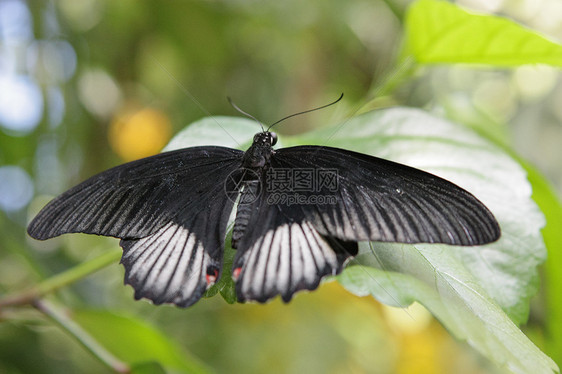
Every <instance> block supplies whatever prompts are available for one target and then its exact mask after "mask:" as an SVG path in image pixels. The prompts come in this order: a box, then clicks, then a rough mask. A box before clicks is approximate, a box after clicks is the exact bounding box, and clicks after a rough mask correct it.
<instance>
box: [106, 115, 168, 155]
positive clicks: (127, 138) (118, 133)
mask: <svg viewBox="0 0 562 374" xmlns="http://www.w3.org/2000/svg"><path fill="white" fill-rule="evenodd" d="M171 131H172V129H171V125H170V120H169V119H168V117H167V116H166V114H164V113H163V112H161V111H159V110H156V109H151V108H147V109H142V110H139V111H135V112H133V111H130V110H129V111H125V112H124V113H122V114H120V115H118V116H117V117H116V118H115V119H114V120H113V122H112V123H111V125H110V128H109V142H110V144H111V147H112V148H113V151H114V152H115V153H117V154H118V155H119V157H121V158H122V159H123V160H125V161H132V160H136V159H138V158H142V157H147V156H151V155H154V154H156V153H158V152H159V151H160V150H161V149H162V147H164V146H165V145H166V143H167V142H168V140H169V139H170V135H171Z"/></svg>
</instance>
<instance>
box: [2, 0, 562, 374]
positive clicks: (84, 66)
mask: <svg viewBox="0 0 562 374" xmlns="http://www.w3.org/2000/svg"><path fill="white" fill-rule="evenodd" d="M462 3H463V4H464V5H473V6H477V5H478V4H477V2H474V3H472V2H470V1H468V0H465V1H463V2H462ZM490 4H492V5H490ZM552 4H554V2H553V1H548V0H540V1H533V0H530V1H509V0H506V1H503V2H489V3H488V4H487V5H485V6H487V7H488V8H486V9H483V10H484V11H486V12H489V13H493V12H496V13H502V14H504V15H507V16H509V17H510V18H513V19H515V20H517V21H519V22H522V23H524V24H525V25H527V26H529V27H532V28H535V29H540V30H541V31H542V32H543V33H546V34H547V35H550V37H552V38H556V37H558V38H561V37H562V34H561V31H560V30H562V14H561V13H562V12H560V11H559V8H556V7H555V5H552ZM408 5H409V2H408V1H398V0H385V1H379V0H368V1H367V0H351V1H345V2H343V1H321V0H314V1H308V2H299V1H296V0H290V1H286V2H263V3H258V2H254V1H246V0H237V1H231V2H225V1H184V2H156V1H144V2H138V1H133V0H122V1H110V0H88V1H80V2H78V1H73V0H58V1H39V0H30V1H28V2H24V1H21V0H5V1H2V2H0V7H1V8H0V14H1V15H2V16H1V17H0V38H1V39H0V90H1V91H2V93H1V94H0V171H1V172H2V173H0V237H1V239H0V293H1V294H2V295H7V294H13V293H17V292H19V291H22V290H26V289H29V288H31V287H33V286H34V285H36V284H38V283H39V282H41V281H42V280H44V279H48V278H50V277H52V276H53V275H56V274H59V273H61V272H63V271H65V270H68V269H72V268H73V267H75V266H77V265H78V264H81V263H84V262H88V261H89V260H91V259H95V258H96V257H98V256H101V255H103V254H104V253H107V252H108V251H110V250H111V249H113V250H114V249H115V248H117V241H116V240H113V239H107V238H98V237H90V236H85V235H70V236H68V237H62V238H59V239H56V240H52V241H48V242H44V243H43V242H41V243H39V242H34V241H32V240H31V239H29V238H28V237H27V236H26V234H25V226H26V223H27V222H28V220H29V218H30V217H32V216H33V215H34V214H35V213H36V212H37V211H38V209H40V207H41V206H42V205H43V204H44V203H45V202H46V201H48V199H49V198H51V197H52V196H54V195H56V194H58V193H60V192H62V191H63V190H65V189H66V188H68V187H70V186H72V185H73V184H75V183H77V182H79V181H81V180H82V179H84V178H85V177H87V176H90V175H92V174H94V173H96V172H99V171H101V170H104V169H106V168H108V167H110V166H114V165H116V164H118V163H120V162H123V159H121V157H125V156H123V154H122V153H120V151H119V149H120V147H133V148H134V147H137V148H140V143H141V142H142V141H144V140H146V138H150V135H146V136H144V138H141V139H140V140H139V139H136V138H135V137H134V136H135V134H138V133H139V131H137V130H138V127H132V128H133V129H132V130H131V126H123V124H125V125H127V124H130V123H132V122H133V119H135V120H136V119H138V118H135V114H138V113H146V111H143V110H144V109H150V110H152V111H154V112H158V113H160V114H161V115H162V116H159V117H158V118H167V120H164V119H161V120H154V121H152V122H150V123H151V124H152V125H151V126H153V127H154V128H155V129H157V130H162V131H163V129H165V128H166V126H171V127H172V130H171V133H176V132H177V131H179V130H180V129H183V128H184V127H185V126H186V125H187V124H189V123H191V122H193V121H194V120H197V119H199V118H201V117H203V116H206V115H208V114H213V115H215V114H217V115H221V114H232V113H233V110H232V108H231V107H230V106H229V105H228V103H227V101H226V99H225V97H226V96H227V95H228V96H231V97H232V98H233V99H234V100H235V102H236V103H237V104H238V105H239V106H241V107H242V108H244V109H245V110H247V111H249V112H250V113H252V114H253V115H255V116H257V117H258V118H260V119H261V120H263V121H264V122H266V123H268V122H269V123H271V122H273V121H275V120H277V119H279V118H281V117H283V116H285V115H287V114H290V113H293V112H297V111H300V110H303V109H307V108H310V107H314V106H318V105H322V104H324V103H326V102H329V101H331V100H333V99H334V98H335V97H337V96H338V95H339V94H340V93H341V92H344V93H345V98H344V101H343V102H342V103H341V104H338V105H337V106H336V107H335V108H333V109H332V110H327V111H321V112H317V113H315V114H314V115H308V116H302V117H299V118H298V119H291V120H289V121H287V122H286V123H284V124H283V125H282V126H279V129H278V131H279V132H281V133H285V134H295V133H301V132H304V131H306V130H308V129H312V128H317V127H324V126H328V125H333V124H335V123H337V122H339V121H340V120H344V119H346V118H349V117H350V116H352V115H353V114H354V113H356V112H357V111H359V110H365V108H367V109H372V108H377V107H381V106H389V105H394V104H400V105H405V106H411V107H421V108H423V109H425V110H427V111H431V112H434V113H439V114H442V115H445V116H446V117H448V118H450V119H453V120H455V121H457V122H459V123H462V124H465V125H467V126H470V127H473V128H475V129H476V130H477V131H479V132H481V133H483V134H485V135H486V136H488V137H490V138H491V139H494V140H495V141H496V142H497V143H499V144H502V145H503V146H504V147H505V148H506V149H508V150H510V152H513V153H514V154H517V155H519V156H521V157H522V158H523V159H526V160H529V161H531V162H532V163H534V164H535V165H536V169H535V168H532V169H529V170H531V171H532V174H531V176H532V178H531V180H532V181H533V186H534V187H535V190H534V198H535V200H536V201H538V202H539V204H540V206H541V209H542V210H543V212H544V213H545V216H546V217H547V219H548V220H549V221H547V229H545V231H544V235H545V242H546V244H547V247H548V250H549V256H550V258H549V260H547V266H546V267H545V268H544V269H542V270H543V275H544V277H543V278H544V279H545V280H546V282H547V284H546V287H544V288H542V289H541V292H540V293H539V297H537V298H535V299H534V300H533V302H532V306H531V314H530V319H529V322H528V324H527V325H526V327H525V331H526V333H527V335H528V336H530V337H531V338H532V340H533V341H534V342H535V343H536V344H537V345H539V347H541V348H542V349H543V350H544V351H546V352H548V353H549V354H551V355H552V357H553V358H554V359H555V360H556V361H557V362H558V363H559V364H560V363H561V362H562V356H560V355H561V352H562V351H561V350H560V349H559V347H561V346H562V343H561V339H562V338H561V336H562V335H560V334H559V333H558V332H559V331H560V330H559V329H560V326H561V324H562V321H561V320H560V318H561V316H562V312H561V311H562V301H560V299H559V295H560V294H562V293H561V292H560V291H561V290H560V289H559V288H560V285H561V283H560V282H558V281H557V280H558V278H559V272H557V266H558V265H559V258H560V253H559V252H560V250H561V248H560V246H561V242H560V237H559V230H557V228H559V222H560V217H561V210H560V204H559V202H558V199H557V197H556V194H557V193H559V192H560V191H562V167H560V166H561V165H560V161H561V160H562V157H561V155H560V147H559V145H560V144H561V142H562V127H561V126H560V123H562V111H561V110H560V105H559V102H560V98H561V97H562V96H561V95H562V84H561V83H560V73H559V71H558V70H555V69H554V68H552V67H547V66H538V67H533V66H522V67H517V68H512V69H509V70H507V69H502V68H501V66H508V65H509V66H512V65H514V63H501V62H500V63H498V62H497V60H494V62H493V63H494V64H495V65H496V66H500V67H490V66H487V65H486V64H487V63H490V62H491V61H489V60H486V59H485V58H486V57H489V56H487V55H486V53H482V55H480V56H479V57H480V60H478V59H476V60H475V59H474V53H473V54H472V55H471V60H463V59H462V58H457V59H454V60H443V59H441V60H439V59H438V60H435V59H428V58H426V57H427V56H426V55H424V54H423V52H424V50H421V52H420V50H419V49H415V48H413V45H412V44H411V43H412V42H414V39H415V38H414V37H413V36H412V35H417V36H418V37H421V36H426V35H427V34H423V33H424V32H426V31H427V29H424V27H427V26H428V25H429V26H432V27H433V26H435V27H437V26H438V25H439V21H440V20H441V21H443V22H446V21H447V19H448V18H447V17H448V16H447V15H443V16H441V17H438V18H435V19H433V20H432V22H433V23H431V22H430V23H425V24H424V23H423V22H422V23H420V24H414V23H410V24H409V25H408V26H409V27H406V25H405V22H406V21H405V20H407V19H408V18H409V17H413V16H412V14H411V13H409V15H408V16H406V14H408V13H406V9H407V6H408ZM480 5H481V6H482V4H480ZM416 6H417V7H418V8H419V9H420V11H423V12H425V11H431V10H432V8H433V10H435V11H436V12H443V9H444V8H443V7H447V6H449V7H451V8H447V10H446V11H447V12H456V11H458V9H457V8H456V7H454V6H451V5H449V4H436V3H435V2H432V1H427V0H426V1H420V2H419V3H418V4H417V5H416ZM555 9H558V12H556V11H555ZM7 14H9V15H10V16H11V17H8V16H5V15H7ZM430 14H442V13H431V12H430ZM459 14H460V13H456V15H457V16H459V17H464V16H462V15H459ZM414 18H415V17H414ZM10 20H15V21H14V22H12V21H10ZM490 22H491V23H488V24H489V25H491V26H490V28H489V29H486V28H485V27H479V33H478V34H477V35H476V36H477V37H475V34H470V32H468V33H467V32H466V30H463V29H462V28H459V27H457V28H456V29H455V26H459V24H461V23H460V22H459V23H454V24H453V25H452V26H451V27H449V28H447V29H445V30H444V31H440V32H439V33H438V34H432V35H433V36H435V37H436V38H434V39H432V40H433V42H436V43H437V44H438V45H440V47H439V48H437V49H434V51H435V50H437V51H440V52H451V53H454V52H455V51H457V52H458V51H459V50H461V49H462V50H465V51H466V50H471V47H470V42H474V43H479V42H481V41H482V39H484V40H492V39H493V38H494V34H493V32H494V30H495V32H497V33H498V34H499V35H501V34H502V30H504V29H509V30H512V29H513V27H514V25H515V24H514V23H511V22H508V23H507V24H506V23H505V22H506V21H501V22H500V23H501V25H500V23H494V22H495V21H493V20H492V21H490ZM506 25H507V26H506ZM516 28H517V27H516ZM437 29H438V27H437ZM404 30H406V31H404ZM424 30H425V31H424ZM469 30H470V29H469ZM486 31H488V33H487V32H486ZM523 31H525V32H526V31H527V30H523ZM521 32H522V31H521V30H519V29H517V31H516V33H519V34H517V35H518V36H517V35H516V36H515V37H512V38H511V39H510V38H508V37H509V35H511V31H510V34H509V35H507V36H506V35H505V34H504V35H503V36H502V38H507V39H508V40H510V41H512V40H514V39H513V38H515V39H517V37H519V38H522V39H525V40H527V38H531V40H537V39H533V38H539V36H537V35H535V33H534V32H530V31H529V33H530V34H532V35H531V36H530V35H528V34H521ZM406 37H408V39H405V38H406ZM455 38H456V39H455ZM443 39H444V40H445V41H447V40H449V44H446V43H445V44H443V43H444V42H443ZM500 39H501V38H500ZM451 40H452V42H451ZM425 43H426V45H430V46H431V40H430V42H427V41H425ZM427 43H430V44H427ZM489 44H490V45H494V44H493V43H491V42H490V43H489ZM539 44H540V45H541V46H544V45H546V44H545V43H544V42H540V43H539V42H536V43H531V45H534V46H535V45H539ZM500 46H501V45H500ZM416 48H417V47H416ZM545 48H546V47H545ZM558 48H560V47H559V46H558ZM547 49H548V48H547ZM473 50H475V51H479V50H480V51H484V52H489V50H487V49H484V50H482V49H478V48H475V49H473ZM511 51H512V53H511V55H507V57H508V58H509V59H510V60H514V59H515V60H516V64H521V63H536V62H543V63H552V61H554V60H553V59H554V58H555V55H556V53H559V52H557V51H556V50H555V49H554V47H553V49H552V50H544V49H542V50H541V49H540V48H539V50H538V52H541V53H543V55H544V56H543V57H544V59H543V60H540V59H537V56H536V54H535V55H532V56H531V57H529V58H528V54H527V55H525V56H522V55H520V54H518V53H517V52H518V51H517V48H515V49H512V50H511ZM443 55H447V53H444V54H443ZM408 56H410V57H409V58H408ZM424 56H425V57H424ZM432 56H433V57H435V54H433V55H432ZM526 56H527V57H526ZM477 57H478V56H477ZM515 57H516V58H515ZM526 58H527V59H526ZM551 58H552V59H551ZM557 61H559V60H557ZM425 62H431V63H432V64H433V65H431V66H427V65H423V63H425ZM448 62H455V63H462V62H471V63H474V62H476V63H479V65H478V66H477V67H475V66H472V65H470V66H469V65H463V64H456V65H444V64H445V63H448ZM37 97H39V98H40V100H37V99H33V98H37ZM16 99H19V101H17V100H16ZM23 104H25V105H23ZM9 109H13V110H12V112H10V110H9ZM4 113H8V114H9V115H8V114H6V115H4ZM35 113H39V114H40V116H39V117H38V116H37V115H36V114H35ZM141 119H142V118H141ZM135 123H136V122H135ZM167 123H169V124H167ZM135 126H140V125H135ZM135 129H137V130H135ZM147 134H150V132H147ZM131 139H133V140H131ZM116 144H118V145H119V146H116ZM142 151H143V152H155V151H154V150H151V148H150V147H148V148H142ZM8 166H9V167H11V169H6V168H4V167H8ZM14 170H16V171H15V172H14ZM537 170H539V171H540V172H542V173H544V174H545V175H546V177H547V179H548V180H550V181H551V182H552V183H553V185H554V187H550V186H549V185H548V182H546V180H545V179H544V178H543V177H542V176H541V174H540V172H537ZM21 171H23V172H24V173H23V174H22V173H21ZM26 175H27V177H26ZM8 177H9V182H10V183H7V182H6V181H7V180H8ZM2 178H4V179H2ZM16 182H17V183H16ZM30 186H32V187H33V193H31V192H29V191H30V190H29V188H30ZM539 187H540V188H539ZM26 191H27V192H26ZM553 191H558V192H553ZM77 279H79V281H77V282H76V283H72V284H69V285H67V286H65V287H62V288H60V289H59V290H58V291H57V292H56V294H54V295H52V296H49V298H50V300H51V301H52V302H53V303H55V304H54V305H64V306H65V307H67V308H69V310H71V311H72V312H70V313H69V314H68V315H67V317H68V318H70V320H72V321H75V322H78V323H79V324H81V325H82V328H83V329H84V332H85V334H86V335H85V336H86V337H87V336H90V337H94V338H96V340H97V342H98V343H100V344H101V345H102V346H103V347H104V348H105V349H107V350H109V351H111V353H113V354H114V355H116V356H117V358H118V359H120V360H123V361H125V363H126V364H129V365H131V366H132V367H133V370H134V372H145V373H156V372H161V371H162V370H167V371H169V372H173V371H176V372H177V371H179V372H189V371H190V369H188V368H192V369H193V368H208V369H209V370H211V371H217V372H264V371H268V372H304V371H307V372H350V371H351V372H375V371H376V372H380V373H394V372H399V373H400V372H411V371H414V370H415V371H416V372H421V373H424V372H426V373H435V372H459V373H462V372H464V373H472V372H494V371H495V370H496V369H495V368H494V367H491V366H490V364H488V363H487V362H486V361H484V360H483V358H482V357H480V356H478V355H477V354H476V353H474V352H473V351H472V350H470V349H468V348H467V347H466V346H465V345H464V344H458V343H456V342H455V340H453V339H452V338H451V337H450V336H448V334H447V333H446V332H444V330H443V328H442V327H441V326H440V325H439V324H438V323H436V322H435V321H434V320H432V319H431V318H430V317H429V314H428V313H427V311H425V310H424V309H421V308H418V309H416V307H414V309H412V310H409V311H408V312H404V311H402V310H395V309H393V308H390V307H386V306H384V305H381V304H378V303H377V302H375V301H374V300H373V299H372V298H369V297H367V298H359V297H356V296H353V295H351V294H349V293H347V292H346V291H344V290H343V289H342V288H341V287H340V286H338V285H337V284H335V283H328V284H325V285H323V286H322V287H321V288H320V289H319V290H318V291H316V292H314V293H311V294H302V295H298V296H297V297H296V298H295V300H294V301H293V302H291V304H289V305H284V304H281V303H280V302H279V301H278V300H275V301H274V302H272V303H270V304H268V305H265V306H261V305H238V304H234V305H229V304H227V303H225V302H224V301H223V300H222V299H221V298H220V297H214V298H210V299H206V300H203V301H201V302H199V303H198V304H196V305H195V306H193V307H192V308H189V309H187V310H182V309H177V308H173V307H168V306H162V307H154V306H152V305H150V304H148V303H146V302H144V301H141V302H135V301H134V300H133V297H132V290H131V289H130V287H124V286H123V284H122V279H123V270H122V268H121V267H120V266H118V265H117V263H116V262H114V263H113V264H112V265H109V266H107V267H106V268H104V269H103V270H101V271H99V272H96V273H93V274H91V275H89V276H88V277H79V278H77ZM549 281H551V282H550V283H548V282H549ZM557 295H558V296H557ZM46 315H47V313H44V312H40V311H39V310H38V309H36V308H32V307H31V306H23V307H9V308H6V307H2V308H1V309H0V321H1V322H2V323H0V372H9V373H30V372H33V373H56V372H84V373H99V372H111V369H109V368H107V367H106V366H104V365H103V364H102V363H101V362H100V361H99V360H97V359H96V358H95V356H94V355H91V354H90V353H89V352H88V351H87V350H86V349H84V347H83V346H82V345H80V344H78V343H77V341H80V339H81V338H84V336H82V337H81V336H77V335H76V334H72V331H69V329H68V328H66V329H65V328H64V326H62V328H61V327H60V326H59V327H57V325H56V324H54V323H53V320H52V318H51V319H49V318H47V317H46ZM64 316H65V314H64V313H63V314H62V317H61V318H62V319H63V321H64ZM89 317H92V318H89ZM94 317H95V318H94ZM65 330H66V333H65V332H64V331H65ZM135 331H136V333H138V334H139V336H136V337H135V336H134V335H133V333H134V332H135ZM88 334H89V335H88ZM112 334H115V340H114V341H112V339H111V338H112ZM117 334H119V336H117ZM78 335H80V334H78ZM147 339H148V340H149V341H150V343H151V344H154V347H151V346H148V347H147V344H148V343H147ZM86 340H87V338H86ZM82 343H83V344H84V342H82ZM115 345H118V346H122V345H128V346H129V347H126V348H130V350H129V351H130V352H134V354H131V353H123V352H122V351H120V350H119V347H116V346H115ZM143 349H150V351H151V352H152V354H153V355H151V354H148V353H147V354H146V360H143V359H142V357H140V356H142V355H143V353H142V352H143ZM159 350H166V351H168V352H167V354H168V355H167V356H166V355H165V354H164V353H162V352H160V353H158V351H159ZM182 352H183V353H184V355H183V354H182ZM187 352H189V355H188V354H187ZM178 356H182V357H178ZM166 357H168V358H166ZM193 357H197V359H195V358H193ZM153 360H157V361H158V363H155V362H154V361H153ZM146 361H148V362H146ZM200 362H203V363H204V365H201V364H200ZM162 368H165V369H162ZM194 370H199V369H194ZM201 370H206V369H201Z"/></svg>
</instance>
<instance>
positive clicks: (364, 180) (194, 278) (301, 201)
mask: <svg viewBox="0 0 562 374" xmlns="http://www.w3.org/2000/svg"><path fill="white" fill-rule="evenodd" d="M268 130H269V129H268ZM268 130H264V131H262V132H260V133H258V134H256V135H255V136H254V140H253V143H252V145H251V146H250V148H249V149H248V150H247V151H246V152H242V151H239V150H236V149H230V148H225V147H218V146H203V147H192V148H185V149H180V150H176V151H171V152H166V153H161V154H159V155H156V156H152V157H147V158H144V159H141V160H137V161H133V162H129V163H127V164H124V165H120V166H117V167H115V168H112V169H109V170H107V171H105V172H102V173H100V174H98V175H95V176H93V177H91V178H90V179H88V180H86V181H85V182H83V183H81V184H79V185H77V186H76V187H74V188H72V189H70V190H68V191H66V192H65V193H63V194H62V195H60V196H58V197H57V198H55V199H54V200H53V201H51V202H50V203H49V204H48V205H47V206H46V207H45V208H43V210H41V211H40V212H39V214H38V215H37V216H36V217H35V219H34V220H33V221H32V222H31V223H30V225H29V227H28V233H29V235H30V236H32V237H33V238H35V239H40V240H45V239H49V238H52V237H55V236H58V235H61V234H65V233H73V232H82V233H88V234H97V235H106V236H113V237H117V238H121V242H120V245H121V247H123V257H122V259H121V262H122V263H123V265H124V266H125V283H128V284H130V285H132V286H133V288H134V289H135V298H136V299H140V298H142V297H144V298H147V299H150V300H152V301H153V302H154V303H155V304H161V303H173V304H176V305H178V306H181V307H187V306H190V305H192V304H193V303H195V302H196V301H198V300H199V299H200V298H201V297H202V295H203V294H204V292H205V291H206V290H207V289H208V288H209V287H210V286H211V285H213V284H214V283H215V282H216V281H217V280H218V279H219V278H220V276H221V273H222V261H223V253H224V241H225V236H226V231H227V224H228V221H229V217H230V215H231V212H232V210H233V207H234V204H235V200H236V199H238V207H237V211H236V218H235V221H234V226H233V229H232V247H233V248H235V249H236V250H237V252H236V256H235V259H234V264H233V268H232V277H233V279H234V280H235V282H236V294H237V297H238V300H239V301H245V300H255V301H259V302H265V301H267V300H269V299H271V298H273V297H275V296H276V295H281V297H282V298H283V300H284V301H286V302H287V301H289V300H290V299H291V298H292V296H293V294H294V293H295V292H297V291H299V290H303V289H306V290H313V289H315V288H317V287H318V284H319V283H320V280H321V279H322V278H323V277H324V276H327V275H334V274H338V273H339V272H341V270H342V268H343V265H344V263H345V261H346V260H347V259H348V258H350V257H353V256H355V255H356V254H357V250H358V246H357V242H360V241H384V242H400V243H445V244H452V245H464V246H473V245H481V244H486V243H489V242H493V241H495V240H497V239H498V238H499V236H500V228H499V225H498V223H497V221H496V220H495V218H494V216H493V215H492V213H490V211H489V210H488V209H487V208H486V207H485V206H484V205H483V204H482V203H481V202H480V201H479V200H477V199H476V198H475V197H474V196H473V195H471V194H470V193H469V192H467V191H465V190H464V189H462V188H460V187H458V186H456V185H455V184H453V183H451V182H448V181H446V180H444V179H442V178H439V177H437V176H434V175H432V174H429V173H426V172H424V171H421V170H418V169H414V168H411V167H408V166H405V165H401V164H398V163H395V162H391V161H387V160H383V159H380V158H376V157H372V156H368V155H365V154H361V153H356V152H352V151H348V150H344V149H337V148H330V147H320V146H297V147H291V148H282V149H273V146H274V145H275V143H276V142H277V135H276V134H275V133H274V132H270V131H268ZM295 175H297V176H299V178H300V179H297V178H296V176H295ZM288 177H289V178H288ZM311 179H312V183H311V182H310V181H311ZM289 182H291V183H292V185H291V183H289ZM303 187H306V188H303ZM283 197H285V198H286V199H285V200H283ZM295 197H296V198H298V201H297V199H296V198H295ZM289 199H293V201H289Z"/></svg>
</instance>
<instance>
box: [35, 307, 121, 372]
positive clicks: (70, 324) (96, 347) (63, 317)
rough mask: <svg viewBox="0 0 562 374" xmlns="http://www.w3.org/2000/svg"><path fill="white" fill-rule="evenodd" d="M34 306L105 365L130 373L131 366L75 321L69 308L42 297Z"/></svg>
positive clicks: (117, 370) (116, 370)
mask: <svg viewBox="0 0 562 374" xmlns="http://www.w3.org/2000/svg"><path fill="white" fill-rule="evenodd" d="M32 304H33V306H34V307H35V308H36V309H37V310H39V311H40V312H42V313H43V314H45V315H47V316H48V317H49V318H51V319H52V320H53V321H54V322H55V323H56V324H57V325H58V326H59V327H60V328H62V329H63V330H64V331H66V332H67V333H69V334H70V335H71V336H72V337H74V338H75V339H76V340H77V341H78V342H79V343H80V344H82V346H84V348H86V349H87V350H88V351H89V352H90V353H92V354H93V355H94V356H95V357H96V358H98V359H99V360H100V361H101V362H102V363H103V364H104V365H106V366H107V367H109V368H110V369H112V370H114V371H115V372H117V373H130V371H131V369H130V368H129V366H128V365H127V364H126V363H124V362H122V361H121V360H119V359H118V358H117V357H115V356H114V355H113V354H111V352H109V351H107V350H106V349H105V348H104V347H103V346H102V345H100V344H99V343H98V342H97V341H96V340H95V339H94V338H93V337H92V336H91V335H90V334H88V332H86V331H85V330H84V329H83V328H82V327H81V326H80V325H78V324H77V323H76V322H74V321H73V320H72V319H71V318H70V316H69V313H68V311H67V310H65V309H63V308H61V307H59V306H57V305H55V304H54V303H52V302H49V301H47V300H42V299H35V300H34V301H33V303H32Z"/></svg>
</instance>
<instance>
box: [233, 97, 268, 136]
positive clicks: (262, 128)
mask: <svg viewBox="0 0 562 374" xmlns="http://www.w3.org/2000/svg"><path fill="white" fill-rule="evenodd" d="M226 99H227V100H228V102H229V103H230V105H232V107H233V108H234V109H236V110H237V111H239V112H240V113H242V114H243V115H245V116H247V117H250V118H251V119H253V120H254V121H256V122H257V123H259V124H260V127H261V130H262V131H263V132H265V129H264V127H263V125H262V123H261V122H260V121H258V120H257V118H256V117H254V116H252V115H251V114H249V113H246V112H244V111H243V110H242V109H240V108H238V106H237V105H236V104H234V102H233V101H232V99H231V98H230V97H229V96H227V97H226Z"/></svg>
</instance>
